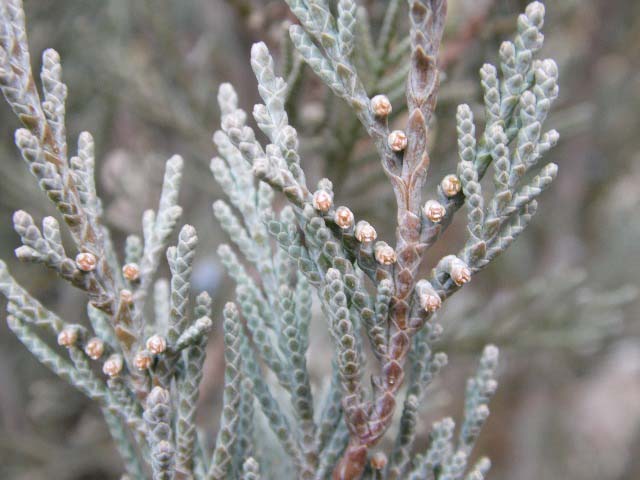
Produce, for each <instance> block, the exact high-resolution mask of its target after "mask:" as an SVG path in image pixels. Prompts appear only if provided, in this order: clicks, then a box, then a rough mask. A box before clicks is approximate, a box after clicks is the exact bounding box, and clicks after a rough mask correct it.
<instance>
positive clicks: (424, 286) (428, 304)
mask: <svg viewBox="0 0 640 480" xmlns="http://www.w3.org/2000/svg"><path fill="white" fill-rule="evenodd" d="M416 294H417V295H418V301H419V302H420V306H421V307H422V308H424V310H425V311H426V312H428V313H433V312H435V311H436V310H438V309H439V308H440V306H441V305H442V300H441V298H440V295H438V293H437V292H436V291H435V289H434V288H433V286H432V285H431V283H430V282H429V281H428V280H420V281H419V282H418V283H417V284H416Z"/></svg>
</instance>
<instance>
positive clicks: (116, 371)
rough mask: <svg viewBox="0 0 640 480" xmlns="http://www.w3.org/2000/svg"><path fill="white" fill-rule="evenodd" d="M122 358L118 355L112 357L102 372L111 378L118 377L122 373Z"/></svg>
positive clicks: (105, 363)
mask: <svg viewBox="0 0 640 480" xmlns="http://www.w3.org/2000/svg"><path fill="white" fill-rule="evenodd" d="M122 367H123V363H122V357H121V356H120V355H118V354H117V353H114V354H113V355H111V356H110V357H109V358H108V359H107V361H106V362H104V365H103V366H102V372H103V373H104V374H105V375H108V376H109V377H117V376H118V375H120V372H122Z"/></svg>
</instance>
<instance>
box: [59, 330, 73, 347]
mask: <svg viewBox="0 0 640 480" xmlns="http://www.w3.org/2000/svg"><path fill="white" fill-rule="evenodd" d="M77 341H78V329H77V328H74V327H64V328H63V329H62V330H61V331H60V333H59V334H58V345H61V346H63V347H66V348H69V347H73V346H74V345H75V344H76V342H77Z"/></svg>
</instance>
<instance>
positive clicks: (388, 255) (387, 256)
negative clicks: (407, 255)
mask: <svg viewBox="0 0 640 480" xmlns="http://www.w3.org/2000/svg"><path fill="white" fill-rule="evenodd" d="M375 256H376V260H377V261H378V263H381V264H382V265H392V264H394V263H396V259H397V257H396V251H395V250H394V249H393V248H392V247H391V246H389V245H388V244H387V243H386V242H378V243H376V247H375Z"/></svg>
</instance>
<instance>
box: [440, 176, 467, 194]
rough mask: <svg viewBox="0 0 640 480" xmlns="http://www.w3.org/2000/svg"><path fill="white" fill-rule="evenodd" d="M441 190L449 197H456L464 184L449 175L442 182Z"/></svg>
mask: <svg viewBox="0 0 640 480" xmlns="http://www.w3.org/2000/svg"><path fill="white" fill-rule="evenodd" d="M440 188H442V193H444V194H445V195H446V196H447V197H455V196H456V195H457V194H458V193H460V190H462V184H461V183H460V179H459V178H458V177H457V176H455V175H447V176H446V177H444V178H443V179H442V182H440Z"/></svg>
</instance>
